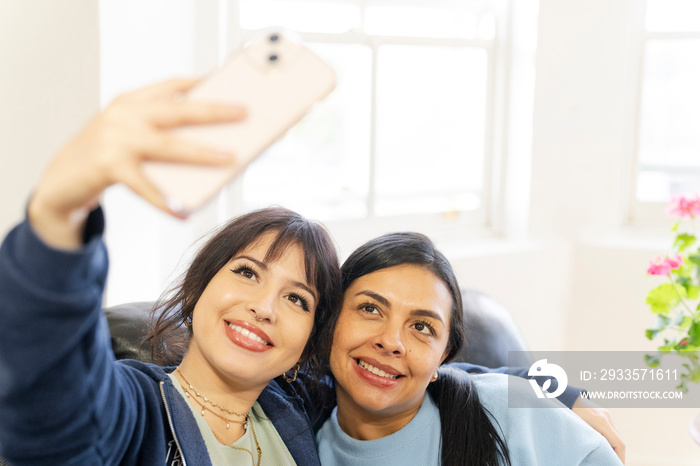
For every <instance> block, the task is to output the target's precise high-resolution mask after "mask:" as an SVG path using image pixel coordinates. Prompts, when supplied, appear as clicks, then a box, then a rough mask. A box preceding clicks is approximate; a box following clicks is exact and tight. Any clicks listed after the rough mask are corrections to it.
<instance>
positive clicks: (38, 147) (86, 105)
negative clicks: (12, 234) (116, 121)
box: [0, 0, 99, 234]
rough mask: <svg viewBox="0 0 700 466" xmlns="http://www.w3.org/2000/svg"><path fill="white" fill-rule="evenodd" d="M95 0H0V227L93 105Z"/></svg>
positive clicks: (15, 214)
mask: <svg viewBox="0 0 700 466" xmlns="http://www.w3.org/2000/svg"><path fill="white" fill-rule="evenodd" d="M97 4H98V2H96V1H91V0H62V1H60V2H46V1H41V0H22V1H15V0H0V70H2V73H1V77H0V167H1V168H0V232H2V233H3V234H4V233H5V232H6V231H7V230H8V229H9V228H10V227H11V226H12V225H13V224H14V223H16V222H17V221H18V220H19V219H20V218H21V217H22V215H23V212H24V207H25V204H26V201H27V198H28V196H29V193H30V191H31V188H32V186H33V184H34V180H35V179H36V178H37V177H38V175H39V173H40V172H41V167H42V166H43V165H44V164H45V163H46V161H47V160H48V159H49V158H50V157H51V155H52V154H53V153H54V152H56V150H57V148H58V147H60V145H61V144H62V143H63V142H64V141H65V140H66V138H67V137H68V136H69V135H70V134H72V133H73V132H75V131H76V130H77V128H79V127H80V126H81V125H82V123H83V122H84V121H85V120H87V118H88V117H89V116H90V115H91V114H93V113H94V112H95V111H96V110H97V109H98V105H99V87H98V86H99V41H98V22H97V19H98V10H97Z"/></svg>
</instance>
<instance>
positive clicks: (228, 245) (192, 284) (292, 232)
mask: <svg viewBox="0 0 700 466" xmlns="http://www.w3.org/2000/svg"><path fill="white" fill-rule="evenodd" d="M269 232H273V233H275V234H276V238H275V240H274V241H273V242H272V244H271V245H270V248H269V249H268V251H267V253H266V257H265V260H266V261H274V260H276V259H278V258H279V257H280V256H281V255H282V254H283V253H284V250H285V248H286V247H287V246H290V245H292V244H298V245H299V246H301V248H302V250H303V252H304V268H305V272H306V280H307V282H308V283H309V284H310V285H311V286H313V287H314V288H316V290H317V292H318V296H319V299H318V304H317V306H316V313H315V317H314V326H313V329H312V331H311V335H310V337H309V340H308V342H307V344H306V347H305V348H304V351H303V353H302V356H301V359H300V361H299V362H300V364H301V366H302V368H303V369H304V370H305V371H306V372H307V373H308V372H311V373H320V367H321V363H320V361H319V359H318V355H319V354H321V352H322V351H321V349H322V348H325V347H328V346H330V342H331V340H332V337H333V326H332V325H333V324H334V323H335V321H336V317H335V316H336V315H337V314H338V313H339V312H340V303H341V298H342V293H341V292H340V268H339V261H338V255H337V251H336V248H335V245H334V244H333V241H332V239H331V236H330V235H329V233H328V232H327V231H326V229H325V228H324V227H323V226H322V225H321V224H320V223H317V222H313V221H310V220H307V219H306V218H304V217H302V216H301V215H299V214H297V213H296V212H293V211H291V210H288V209H285V208H282V207H271V208H267V209H261V210H256V211H253V212H250V213H247V214H244V215H242V216H240V217H237V218H234V219H233V220H231V221H229V222H228V223H226V224H224V225H223V226H222V227H221V228H220V229H219V230H218V231H216V232H215V233H214V234H213V236H212V237H211V238H210V239H209V240H208V241H207V242H206V243H205V244H204V246H202V248H201V249H200V250H199V252H197V254H196V255H195V257H194V259H193V260H192V262H191V264H190V266H189V267H188V269H187V271H186V272H185V274H184V275H183V276H182V277H181V279H180V282H179V283H178V284H176V286H175V287H174V288H172V290H171V291H170V292H168V293H166V294H164V295H163V296H161V298H160V299H159V301H158V302H157V303H156V305H155V307H154V312H153V318H152V324H151V328H150V329H149V332H148V334H147V336H146V341H148V342H149V343H150V346H151V351H152V356H153V360H154V361H156V362H157V363H159V364H162V365H171V364H177V363H179V361H180V360H181V359H182V357H183V356H184V354H185V352H186V351H187V347H188V345H189V341H190V339H191V338H192V329H191V328H186V329H185V330H184V331H183V322H184V321H185V319H187V317H188V316H191V315H192V312H193V311H194V307H195V305H196V304H197V301H198V300H199V298H200V296H201V295H202V293H203V292H204V289H205V288H206V286H207V285H208V284H209V282H210V281H211V279H212V278H213V277H214V275H216V274H217V272H218V271H219V270H220V269H221V268H222V267H224V266H225V265H226V264H227V263H228V262H229V261H230V260H231V259H232V258H233V257H234V256H235V255H236V254H238V253H239V252H240V251H242V250H243V249H245V248H246V247H248V246H249V245H251V244H253V243H254V242H255V241H257V240H258V239H259V238H260V237H261V236H262V235H263V234H265V233H269Z"/></svg>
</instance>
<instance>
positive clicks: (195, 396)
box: [175, 367, 262, 466]
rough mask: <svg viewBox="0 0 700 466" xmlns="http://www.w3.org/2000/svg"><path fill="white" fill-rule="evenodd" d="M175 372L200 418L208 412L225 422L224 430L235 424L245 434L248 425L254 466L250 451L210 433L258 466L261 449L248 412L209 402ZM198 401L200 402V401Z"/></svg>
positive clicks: (182, 375) (181, 375) (178, 371)
mask: <svg viewBox="0 0 700 466" xmlns="http://www.w3.org/2000/svg"><path fill="white" fill-rule="evenodd" d="M175 371H176V372H177V373H178V374H179V375H180V377H182V380H183V381H184V382H185V383H186V384H187V387H185V386H183V387H182V388H183V389H184V392H185V395H186V396H187V398H189V399H190V400H192V401H194V402H195V403H197V405H198V406H199V407H200V409H201V410H202V411H201V413H202V417H204V414H205V413H206V412H207V411H208V412H210V413H212V414H213V415H214V416H216V417H218V418H219V419H222V420H223V421H225V422H226V429H228V428H229V427H230V426H231V423H235V424H241V425H242V426H243V430H245V431H246V432H247V431H248V425H249V424H250V430H251V432H252V433H253V439H254V440H255V448H256V450H257V451H258V462H257V464H256V462H255V457H254V456H253V452H252V451H250V450H249V449H247V448H243V447H239V446H236V445H234V444H233V443H226V442H225V441H224V440H223V439H222V438H221V437H219V436H218V435H217V434H216V432H214V430H213V429H212V431H211V432H212V433H213V434H214V437H216V439H217V440H218V441H219V442H221V443H222V444H224V445H227V446H229V447H232V448H235V449H236V450H242V451H246V452H248V454H249V455H250V459H251V460H252V461H253V466H260V458H261V457H262V448H260V442H258V436H257V435H256V434H255V427H254V426H253V419H252V418H251V417H250V412H245V413H239V412H237V411H234V410H232V409H226V408H224V407H223V406H221V405H220V404H218V403H217V402H215V401H213V400H210V399H209V398H207V397H206V396H204V395H202V394H201V393H200V392H199V391H198V390H197V389H196V388H194V386H193V385H192V384H191V383H190V382H189V381H188V380H187V378H186V377H185V375H184V374H183V373H182V371H181V370H180V368H179V367H178V368H177V369H175ZM200 399H201V400H202V401H200ZM207 405H211V407H212V408H218V409H219V411H220V412H221V413H227V414H229V415H234V416H238V417H242V418H243V420H242V421H241V420H238V419H231V418H228V417H225V416H223V415H222V414H219V413H217V412H216V411H214V410H213V409H212V408H210V407H209V406H207Z"/></svg>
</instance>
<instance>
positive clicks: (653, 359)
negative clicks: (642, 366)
mask: <svg viewBox="0 0 700 466" xmlns="http://www.w3.org/2000/svg"><path fill="white" fill-rule="evenodd" d="M644 361H645V362H646V363H647V365H648V366H649V367H658V366H659V364H661V355H659V354H645V355H644Z"/></svg>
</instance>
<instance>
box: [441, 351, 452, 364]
mask: <svg viewBox="0 0 700 466" xmlns="http://www.w3.org/2000/svg"><path fill="white" fill-rule="evenodd" d="M451 350H452V348H447V349H446V350H445V352H444V353H442V358H440V365H442V363H443V362H445V359H447V356H449V355H450V351H451Z"/></svg>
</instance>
